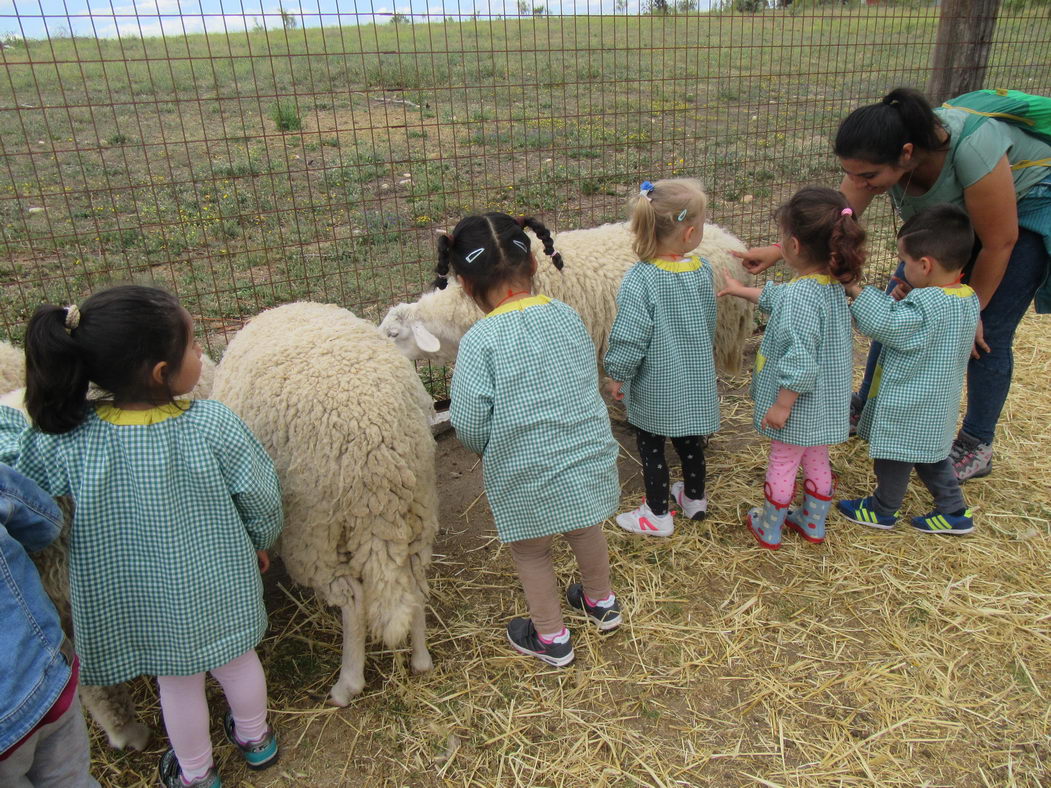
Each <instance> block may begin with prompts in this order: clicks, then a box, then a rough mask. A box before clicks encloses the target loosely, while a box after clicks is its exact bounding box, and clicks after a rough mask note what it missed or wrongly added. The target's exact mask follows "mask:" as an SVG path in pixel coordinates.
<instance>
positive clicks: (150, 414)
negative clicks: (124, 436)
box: [95, 402, 190, 427]
mask: <svg viewBox="0 0 1051 788" xmlns="http://www.w3.org/2000/svg"><path fill="white" fill-rule="evenodd" d="M189 407H190V403H188V402H187V403H183V404H182V405H180V404H177V403H174V402H169V403H168V404H167V405H158V406H157V407H156V408H149V409H147V410H124V409H123V408H118V407H115V406H113V405H110V404H109V403H108V402H100V403H99V404H98V405H96V406H95V414H96V415H97V416H98V417H99V418H100V419H102V420H103V421H108V422H109V423H110V424H117V425H119V426H121V427H126V426H129V425H145V424H160V423H161V422H162V421H167V420H168V419H173V418H175V417H176V416H181V415H182V414H183V413H185V412H186V411H187V410H188V409H189Z"/></svg>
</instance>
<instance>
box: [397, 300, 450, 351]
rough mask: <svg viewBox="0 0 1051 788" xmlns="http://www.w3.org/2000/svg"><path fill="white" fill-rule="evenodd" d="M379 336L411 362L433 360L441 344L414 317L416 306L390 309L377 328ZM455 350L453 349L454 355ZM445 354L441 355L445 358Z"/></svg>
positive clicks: (405, 305)
mask: <svg viewBox="0 0 1051 788" xmlns="http://www.w3.org/2000/svg"><path fill="white" fill-rule="evenodd" d="M379 331H380V334H381V335H383V336H384V337H386V338H387V339H390V340H392V341H393V342H394V344H395V345H396V346H397V347H398V350H399V351H401V353H402V355H404V356H405V357H407V358H409V359H410V360H412V361H429V360H435V359H436V358H437V357H438V354H439V352H440V351H441V349H442V343H441V341H440V340H439V339H438V337H436V336H435V335H434V334H432V333H431V332H430V331H429V330H428V329H427V327H426V326H425V325H424V324H423V321H421V320H420V319H419V318H418V317H417V315H416V304H397V305H395V306H392V307H391V308H390V311H389V312H387V316H386V317H384V318H383V322H382V323H380V327H379ZM455 352H456V349H455V348H453V353H454V354H455ZM445 355H447V354H442V356H445Z"/></svg>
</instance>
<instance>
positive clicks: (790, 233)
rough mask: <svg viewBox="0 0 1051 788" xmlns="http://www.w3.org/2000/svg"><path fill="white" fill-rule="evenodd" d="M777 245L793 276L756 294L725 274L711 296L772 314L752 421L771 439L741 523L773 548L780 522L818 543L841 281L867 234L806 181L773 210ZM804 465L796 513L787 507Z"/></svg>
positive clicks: (840, 359)
mask: <svg viewBox="0 0 1051 788" xmlns="http://www.w3.org/2000/svg"><path fill="white" fill-rule="evenodd" d="M776 217H777V221H778V223H779V224H780V225H781V242H780V244H779V245H780V246H781V250H782V252H783V254H784V258H785V261H786V262H787V263H788V265H789V267H790V268H792V270H793V271H794V272H795V274H796V276H795V278H794V279H792V281H790V282H788V283H787V284H774V283H773V282H767V283H766V285H765V287H763V288H762V290H760V289H759V288H755V287H744V286H743V285H742V284H741V283H740V282H737V281H735V280H733V279H732V278H729V277H728V280H729V281H728V283H727V286H726V288H725V289H723V290H722V291H720V293H719V295H720V296H721V295H724V294H730V295H736V296H739V297H741V298H747V299H749V300H750V301H753V302H755V303H757V304H758V305H759V308H760V309H761V310H762V311H764V312H767V313H768V314H769V315H770V320H769V322H768V323H767V325H766V332H765V333H764V334H763V342H762V345H761V346H760V348H759V353H758V354H757V355H756V359H755V374H754V375H753V377H752V398H753V399H754V400H755V427H756V429H757V430H759V432H761V433H762V434H763V435H766V436H767V437H769V438H770V439H771V444H770V464H769V466H768V467H767V471H766V484H765V485H764V492H765V495H766V503H765V504H764V505H763V508H762V510H760V509H757V508H753V509H751V510H750V511H749V512H748V516H747V517H746V519H745V523H746V524H747V525H748V530H749V531H751V533H752V536H754V537H755V539H756V541H757V542H759V544H760V546H761V547H765V548H768V549H770V550H776V549H778V548H779V547H780V546H781V529H782V526H783V525H784V524H785V523H786V522H787V523H788V527H789V528H791V529H792V530H793V531H795V532H796V533H798V534H799V535H800V536H802V537H803V538H804V539H806V540H807V541H808V542H813V543H814V544H821V543H822V542H823V541H824V540H825V519H826V517H827V516H828V510H829V507H830V506H831V505H832V488H833V479H832V470H831V468H830V467H829V461H828V447H829V445H830V444H833V443H842V442H843V441H845V440H847V437H848V431H849V425H850V413H849V409H850V408H849V403H850V382H851V363H852V361H853V343H852V340H851V329H850V309H849V307H848V306H847V298H846V294H845V293H844V292H843V285H844V284H848V285H849V284H851V283H853V282H854V281H856V280H857V279H858V277H859V276H860V273H861V266H862V265H863V264H864V261H865V252H864V243H865V231H864V230H862V229H861V226H860V225H859V224H858V222H857V220H856V219H855V218H854V212H853V211H852V210H851V208H850V206H849V205H847V201H846V200H845V199H844V198H843V195H842V194H840V193H839V192H837V191H833V190H832V189H826V188H820V187H814V186H810V187H807V188H804V189H801V190H800V191H798V192H796V194H795V195H794V196H793V197H792V199H790V200H789V201H788V202H787V203H785V204H784V205H783V206H781V208H779V209H778V211H777V214H776ZM800 464H802V466H803V474H804V476H805V482H804V487H803V489H804V498H803V506H802V508H801V509H796V510H793V511H789V509H788V506H789V504H790V503H791V501H792V494H793V490H794V488H795V479H796V471H797V469H798V468H799V466H800Z"/></svg>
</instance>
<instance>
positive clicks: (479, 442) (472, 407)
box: [449, 338, 496, 454]
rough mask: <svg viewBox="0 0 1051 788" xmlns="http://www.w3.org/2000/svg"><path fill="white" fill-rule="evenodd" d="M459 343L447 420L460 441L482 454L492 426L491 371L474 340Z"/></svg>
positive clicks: (492, 382)
mask: <svg viewBox="0 0 1051 788" xmlns="http://www.w3.org/2000/svg"><path fill="white" fill-rule="evenodd" d="M471 339H472V338H466V340H467V341H465V342H462V343H460V352H459V353H458V354H457V355H456V366H455V368H454V369H453V383H452V389H451V391H450V393H449V399H450V403H449V421H450V422H451V423H452V425H453V429H455V430H456V437H457V438H459V440H460V443H462V444H463V445H464V446H466V447H467V448H468V449H470V450H471V451H473V452H474V453H475V454H484V453H485V447H486V446H488V445H489V435H490V434H491V432H492V428H493V396H494V394H495V392H496V386H495V384H494V378H493V371H492V369H491V367H490V363H489V359H488V357H487V353H486V352H485V349H484V348H481V347H479V345H478V343H477V342H473V341H471Z"/></svg>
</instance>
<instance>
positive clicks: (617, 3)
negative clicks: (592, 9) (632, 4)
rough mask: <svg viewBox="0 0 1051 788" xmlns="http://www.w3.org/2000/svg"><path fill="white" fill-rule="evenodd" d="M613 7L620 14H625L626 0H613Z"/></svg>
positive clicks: (626, 9)
mask: <svg viewBox="0 0 1051 788" xmlns="http://www.w3.org/2000/svg"><path fill="white" fill-rule="evenodd" d="M613 8H614V10H616V11H619V12H620V13H622V14H626V13H627V12H628V0H614V3H613Z"/></svg>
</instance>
